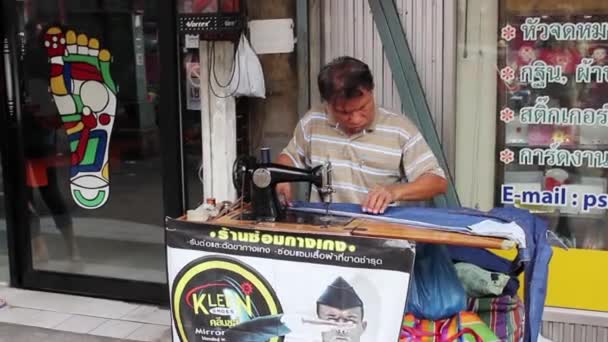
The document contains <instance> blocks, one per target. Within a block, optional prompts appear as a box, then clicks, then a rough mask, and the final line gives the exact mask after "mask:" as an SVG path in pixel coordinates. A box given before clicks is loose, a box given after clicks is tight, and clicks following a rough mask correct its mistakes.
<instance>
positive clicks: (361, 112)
mask: <svg viewBox="0 0 608 342" xmlns="http://www.w3.org/2000/svg"><path fill="white" fill-rule="evenodd" d="M361 91H362V94H361V96H359V97H355V98H352V99H337V100H335V101H333V102H331V103H330V104H329V106H328V107H329V111H330V113H331V114H332V115H333V116H334V118H335V119H336V121H337V122H338V124H339V125H340V127H341V128H342V129H343V130H344V131H345V132H346V133H348V134H356V133H359V132H361V131H363V130H364V129H365V128H367V127H368V126H369V125H371V123H372V122H373V121H374V118H375V115H376V112H375V108H376V104H375V102H374V95H373V93H372V92H371V91H369V90H365V89H362V90H361Z"/></svg>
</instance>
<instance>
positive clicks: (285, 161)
mask: <svg viewBox="0 0 608 342" xmlns="http://www.w3.org/2000/svg"><path fill="white" fill-rule="evenodd" d="M276 163H277V164H281V165H285V166H295V165H293V161H292V160H291V158H290V157H289V156H288V155H287V154H285V153H283V152H281V153H280V154H279V156H278V157H277V161H276Z"/></svg>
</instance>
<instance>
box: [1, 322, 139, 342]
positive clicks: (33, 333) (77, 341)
mask: <svg viewBox="0 0 608 342" xmlns="http://www.w3.org/2000/svg"><path fill="white" fill-rule="evenodd" d="M39 341H44V342H125V341H129V340H123V339H114V338H108V337H99V336H92V335H83V334H76V333H69V332H62V331H56V330H50V329H43V328H35V327H24V326H23V325H15V324H6V323H0V342H39Z"/></svg>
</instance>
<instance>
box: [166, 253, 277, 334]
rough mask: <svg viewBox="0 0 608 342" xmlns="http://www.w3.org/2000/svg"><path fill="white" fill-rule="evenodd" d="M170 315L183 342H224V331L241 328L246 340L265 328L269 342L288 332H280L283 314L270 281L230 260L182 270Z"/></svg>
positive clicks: (197, 262)
mask: <svg viewBox="0 0 608 342" xmlns="http://www.w3.org/2000/svg"><path fill="white" fill-rule="evenodd" d="M172 309H173V310H172V312H173V319H174V324H175V325H176V328H177V331H178V333H179V337H180V339H181V341H182V342H186V341H200V340H201V337H208V338H212V337H216V338H218V341H222V340H224V338H225V333H226V331H227V330H229V329H230V328H233V327H235V326H237V325H238V326H239V327H240V330H241V331H240V332H241V333H242V334H244V335H245V334H246V335H247V336H248V334H249V333H250V331H259V330H260V329H264V328H265V329H267V330H271V331H270V333H269V335H270V336H277V335H284V334H286V333H287V332H288V331H278V330H281V329H284V328H283V327H282V324H281V322H280V319H279V316H280V314H282V313H283V309H282V308H281V303H279V300H278V298H277V296H276V294H275V292H274V290H273V289H272V287H271V286H270V285H269V283H268V282H267V281H266V279H264V278H263V277H262V276H261V275H260V274H259V273H258V272H256V271H255V270H254V269H253V268H251V267H249V266H248V265H245V264H244V263H243V262H240V261H238V260H236V259H233V258H229V257H222V256H217V257H214V256H211V257H202V258H199V259H196V260H194V261H192V262H191V263H189V264H188V265H187V266H186V267H184V268H183V269H182V270H181V271H180V273H179V274H178V275H177V277H176V279H175V282H174V284H173V290H172ZM256 318H261V319H259V320H256ZM249 330H250V331H249ZM237 333H238V332H237ZM233 339H234V338H233ZM237 339H238V336H237ZM266 340H268V338H267V339H265V340H264V341H266ZM247 341H249V340H247ZM269 341H270V342H281V341H283V338H279V337H273V338H270V340H269Z"/></svg>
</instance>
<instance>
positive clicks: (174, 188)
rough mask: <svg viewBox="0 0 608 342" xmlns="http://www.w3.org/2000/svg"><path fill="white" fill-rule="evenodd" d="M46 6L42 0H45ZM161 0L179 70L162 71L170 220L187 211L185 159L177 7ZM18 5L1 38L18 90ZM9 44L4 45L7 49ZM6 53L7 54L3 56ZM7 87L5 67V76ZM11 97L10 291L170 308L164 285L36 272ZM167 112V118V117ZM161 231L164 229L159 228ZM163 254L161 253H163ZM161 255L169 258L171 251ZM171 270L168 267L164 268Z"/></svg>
mask: <svg viewBox="0 0 608 342" xmlns="http://www.w3.org/2000/svg"><path fill="white" fill-rule="evenodd" d="M40 1H42V0H40ZM154 1H157V3H158V5H157V10H158V14H157V16H156V17H157V19H158V25H159V27H158V41H159V56H160V57H159V58H160V61H159V63H160V65H166V66H175V67H173V68H172V67H165V68H160V80H161V87H160V115H159V126H160V139H161V140H160V143H161V146H162V147H161V159H162V190H163V208H164V214H165V216H171V217H177V216H180V215H181V214H182V213H183V212H184V203H185V198H184V184H183V179H184V178H183V172H184V167H183V158H182V151H181V145H182V144H181V141H182V140H181V130H180V126H181V125H180V122H181V113H180V110H179V108H180V107H179V96H178V95H179V94H178V91H177V89H179V88H178V86H179V82H178V77H179V73H178V71H179V70H178V69H177V65H178V64H177V45H178V44H177V34H176V23H177V22H176V18H177V8H176V4H175V1H173V0H171V1H166V0H154ZM16 2H17V1H16V0H1V3H0V6H1V11H2V17H3V18H2V19H3V20H2V24H0V25H1V26H2V27H1V31H0V33H1V34H0V38H1V41H2V42H3V43H4V42H5V41H7V42H8V46H6V47H7V48H8V51H7V53H3V54H2V62H3V64H2V65H3V66H4V61H5V59H6V58H9V59H10V69H11V75H9V77H11V78H12V82H11V83H12V86H13V89H19V88H18V87H17V85H18V84H19V72H18V70H17V69H18V64H17V53H16V51H17V48H18V42H17V37H18V35H17V34H18V32H17V18H16V15H15V13H17V6H16ZM3 45H4V44H3ZM4 51H5V50H3V52H4ZM0 74H2V75H1V76H2V82H3V85H4V78H5V75H4V67H3V70H2V71H0ZM8 95H9V94H8V93H7V92H6V89H4V86H0V102H1V103H2V106H1V107H0V149H1V150H0V151H1V153H2V167H3V175H4V184H5V189H6V190H5V192H6V198H7V199H10V200H7V201H6V202H7V203H6V205H7V206H6V212H7V227H8V228H7V231H8V241H9V254H10V269H11V282H10V284H11V286H14V287H19V288H26V289H33V290H44V291H52V292H63V293H70V294H78V295H85V296H93V297H100V298H109V299H118V300H124V301H132V302H142V303H152V304H160V305H168V303H169V290H168V286H167V280H165V282H164V283H162V284H161V283H152V282H143V281H134V280H127V279H115V278H105V277H98V276H89V275H81V274H69V273H59V272H50V271H42V270H35V269H34V268H33V265H32V258H31V255H32V254H31V241H30V238H29V235H30V234H29V222H28V220H27V217H28V213H27V204H26V193H25V187H26V182H25V177H24V175H25V156H24V152H23V146H22V145H23V144H22V141H23V131H22V126H21V124H20V123H21V112H20V108H19V107H20V105H19V104H20V103H21V101H19V96H20V93H19V92H18V91H15V92H13V94H12V95H13V99H12V100H13V101H14V103H15V104H16V105H15V106H14V107H15V110H14V111H13V112H11V111H10V110H9V108H8V106H7V105H6V103H7V101H4V100H9V101H10V100H11V99H8ZM163 113H165V115H163ZM159 229H162V228H160V227H159ZM159 253H161V252H160V251H159ZM162 253H164V254H165V256H166V248H163V251H162ZM164 267H165V269H166V265H164Z"/></svg>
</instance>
